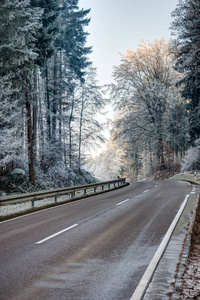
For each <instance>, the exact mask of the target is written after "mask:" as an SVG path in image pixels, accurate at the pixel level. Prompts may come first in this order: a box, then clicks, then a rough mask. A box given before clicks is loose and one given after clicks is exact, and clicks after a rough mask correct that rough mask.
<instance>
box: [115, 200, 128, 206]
mask: <svg viewBox="0 0 200 300" xmlns="http://www.w3.org/2000/svg"><path fill="white" fill-rule="evenodd" d="M129 200H130V199H126V200H124V201H122V202H119V203H117V204H116V205H121V204H123V203H125V202H127V201H129Z"/></svg>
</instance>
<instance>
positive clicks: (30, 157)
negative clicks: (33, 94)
mask: <svg viewBox="0 0 200 300" xmlns="http://www.w3.org/2000/svg"><path fill="white" fill-rule="evenodd" d="M26 84H27V92H26V113H27V137H28V164H29V180H30V182H31V183H32V184H33V186H34V187H35V174H34V160H33V135H32V119H31V103H30V94H29V93H30V82H29V79H26Z"/></svg>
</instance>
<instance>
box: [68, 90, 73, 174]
mask: <svg viewBox="0 0 200 300" xmlns="http://www.w3.org/2000/svg"><path fill="white" fill-rule="evenodd" d="M73 113H74V92H73V96H72V104H71V113H70V117H69V124H68V126H69V166H70V168H71V167H72V126H71V123H72V119H73Z"/></svg>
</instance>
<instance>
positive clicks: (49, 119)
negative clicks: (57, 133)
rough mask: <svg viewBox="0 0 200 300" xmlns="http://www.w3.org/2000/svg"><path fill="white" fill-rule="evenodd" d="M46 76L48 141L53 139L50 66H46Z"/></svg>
mask: <svg viewBox="0 0 200 300" xmlns="http://www.w3.org/2000/svg"><path fill="white" fill-rule="evenodd" d="M45 75H46V101H47V113H46V119H47V137H48V140H50V139H51V116H50V96H49V72H48V64H46V69H45Z"/></svg>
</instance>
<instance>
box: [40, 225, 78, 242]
mask: <svg viewBox="0 0 200 300" xmlns="http://www.w3.org/2000/svg"><path fill="white" fill-rule="evenodd" d="M76 226H78V224H74V225H72V226H70V227H67V228H65V229H63V230H61V231H59V232H57V233H54V234H52V235H50V236H48V237H47V238H45V239H43V240H41V241H39V242H37V243H35V244H36V245H39V244H42V243H44V242H46V241H47V240H50V239H52V238H53V237H55V236H57V235H59V234H61V233H63V232H65V231H67V230H70V229H72V228H74V227H76Z"/></svg>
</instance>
